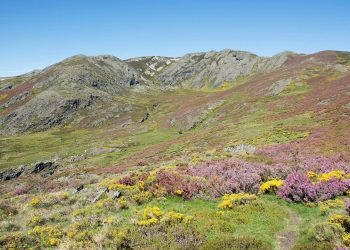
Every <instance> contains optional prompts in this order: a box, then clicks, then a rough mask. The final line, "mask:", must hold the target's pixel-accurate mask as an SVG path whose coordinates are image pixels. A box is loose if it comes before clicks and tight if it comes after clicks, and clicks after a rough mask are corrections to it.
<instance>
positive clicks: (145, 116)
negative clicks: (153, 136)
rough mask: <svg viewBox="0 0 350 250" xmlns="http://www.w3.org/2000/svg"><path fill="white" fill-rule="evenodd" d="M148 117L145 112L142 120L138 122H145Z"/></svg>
mask: <svg viewBox="0 0 350 250" xmlns="http://www.w3.org/2000/svg"><path fill="white" fill-rule="evenodd" d="M148 117H149V113H148V112H147V113H146V114H144V115H143V117H142V119H141V120H140V122H141V123H142V122H145V121H146V120H147V119H148Z"/></svg>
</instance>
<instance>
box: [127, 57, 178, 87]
mask: <svg viewBox="0 0 350 250" xmlns="http://www.w3.org/2000/svg"><path fill="white" fill-rule="evenodd" d="M177 60H178V59H177V58H172V57H162V56H145V57H137V58H131V59H128V60H125V62H126V63H127V64H128V65H130V66H131V67H133V68H134V69H136V71H137V72H138V73H139V74H140V75H141V77H142V79H143V80H148V81H150V82H151V81H152V80H154V79H153V77H154V76H156V75H157V74H158V73H159V72H161V71H162V70H163V69H164V68H166V67H167V66H168V65H170V64H171V63H173V62H175V61H177Z"/></svg>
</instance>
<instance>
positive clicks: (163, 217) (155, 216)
mask: <svg viewBox="0 0 350 250" xmlns="http://www.w3.org/2000/svg"><path fill="white" fill-rule="evenodd" d="M143 218H144V220H140V221H139V222H138V223H137V224H138V225H139V226H152V225H155V224H158V223H180V222H184V223H189V222H191V221H193V216H186V215H184V214H182V213H177V212H174V211H170V212H168V213H166V214H164V212H163V211H162V210H161V209H160V208H159V207H147V208H145V209H144V210H143Z"/></svg>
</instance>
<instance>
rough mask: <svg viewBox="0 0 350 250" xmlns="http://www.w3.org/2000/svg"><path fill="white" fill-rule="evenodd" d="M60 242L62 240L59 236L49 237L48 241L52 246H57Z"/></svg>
mask: <svg viewBox="0 0 350 250" xmlns="http://www.w3.org/2000/svg"><path fill="white" fill-rule="evenodd" d="M59 242H60V240H59V239H57V238H50V239H48V243H49V245H50V246H57V245H58V243H59Z"/></svg>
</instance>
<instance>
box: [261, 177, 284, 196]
mask: <svg viewBox="0 0 350 250" xmlns="http://www.w3.org/2000/svg"><path fill="white" fill-rule="evenodd" d="M282 185H283V181H282V180H276V179H273V180H271V181H267V182H265V183H263V184H262V185H261V186H260V191H261V192H262V193H276V192H277V190H278V188H279V187H280V186H282Z"/></svg>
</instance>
